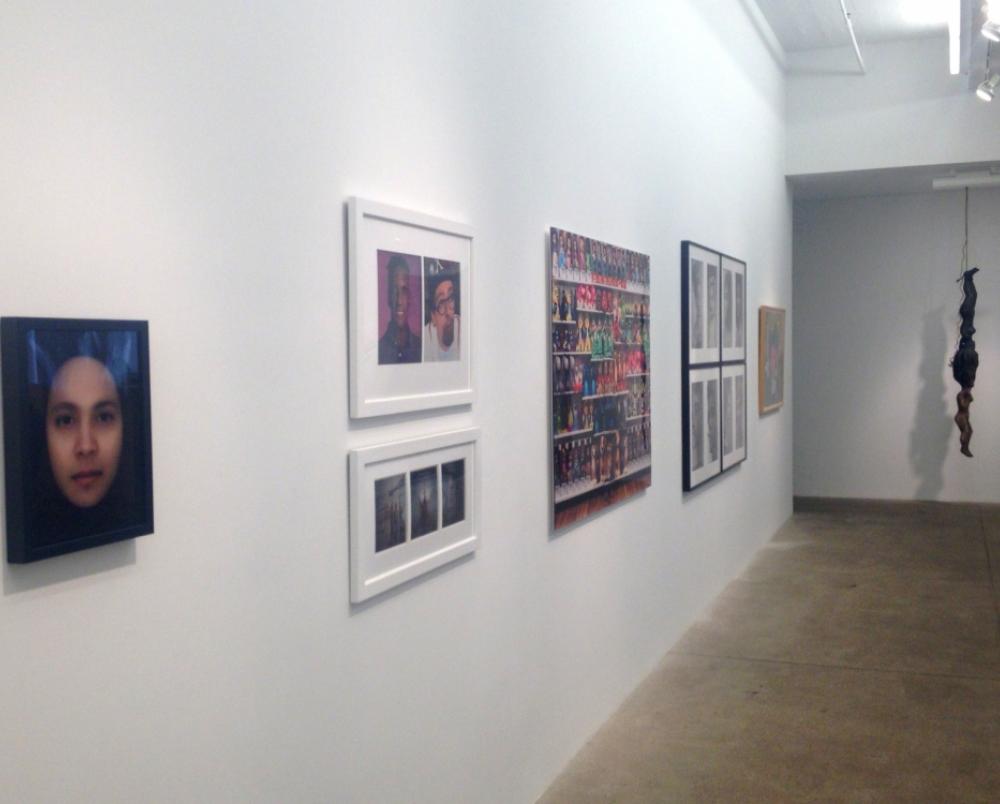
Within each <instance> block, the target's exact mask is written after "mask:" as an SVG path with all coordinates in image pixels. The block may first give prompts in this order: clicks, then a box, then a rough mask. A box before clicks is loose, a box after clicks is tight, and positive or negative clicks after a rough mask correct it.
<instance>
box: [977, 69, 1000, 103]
mask: <svg viewBox="0 0 1000 804" xmlns="http://www.w3.org/2000/svg"><path fill="white" fill-rule="evenodd" d="M997 84H1000V75H998V74H997V73H993V75H988V76H987V77H986V80H985V81H983V83H981V84H980V85H979V88H978V89H976V97H978V98H979V99H980V100H984V101H987V102H989V101H991V100H993V94H994V92H995V91H996V88H997Z"/></svg>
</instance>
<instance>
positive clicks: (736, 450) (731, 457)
mask: <svg viewBox="0 0 1000 804" xmlns="http://www.w3.org/2000/svg"><path fill="white" fill-rule="evenodd" d="M746 457H747V366H746V363H737V364H734V365H730V366H723V367H722V471H725V470H726V469H729V468H730V467H731V466H735V465H736V464H738V463H741V462H743V461H745V460H746Z"/></svg>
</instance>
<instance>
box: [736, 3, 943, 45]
mask: <svg viewBox="0 0 1000 804" xmlns="http://www.w3.org/2000/svg"><path fill="white" fill-rule="evenodd" d="M756 2H757V5H758V7H759V8H760V10H761V13H762V14H763V15H764V17H765V19H767V22H768V24H769V25H770V26H771V28H772V29H773V30H774V33H775V35H776V36H777V37H778V41H779V42H781V46H782V47H783V48H784V49H785V51H786V52H789V53H790V52H793V51H800V50H814V49H816V48H825V47H839V46H844V45H850V43H851V39H850V35H849V34H848V32H847V25H846V24H845V23H844V14H843V12H842V11H841V8H840V0H756ZM845 4H846V6H847V10H848V11H849V12H850V14H851V22H852V23H853V24H854V32H855V34H856V35H857V37H858V41H859V42H861V43H862V44H863V43H864V42H878V41H887V40H893V39H912V38H916V37H921V36H932V35H937V34H942V35H943V34H946V33H947V30H948V22H947V8H948V5H949V3H948V0H845Z"/></svg>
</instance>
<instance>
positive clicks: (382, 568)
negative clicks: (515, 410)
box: [350, 428, 479, 603]
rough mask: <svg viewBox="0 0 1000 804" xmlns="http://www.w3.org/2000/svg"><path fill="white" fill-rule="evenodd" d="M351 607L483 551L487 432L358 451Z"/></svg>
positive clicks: (353, 462)
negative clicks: (482, 466)
mask: <svg viewBox="0 0 1000 804" xmlns="http://www.w3.org/2000/svg"><path fill="white" fill-rule="evenodd" d="M350 472H351V602H352V603H360V602H362V601H365V600H368V599H369V598H371V597H375V596H376V595H379V594H381V593H382V592H385V591H387V590H389V589H392V588H393V587H396V586H399V585H400V584H402V583H405V582H406V581H410V580H412V579H414V578H417V577H419V576H421V575H424V574H425V573H428V572H430V571H431V570H433V569H436V568H438V567H441V566H444V565H445V564H448V563H450V562H452V561H455V560H456V559H458V558H461V557H462V556H465V555H468V554H469V553H472V552H473V551H474V550H475V549H476V548H477V546H478V544H479V526H478V518H479V504H478V493H477V490H478V488H479V482H478V477H479V429H478V428H469V429H465V430H457V431H454V432H451V433H444V434H441V435H435V436H428V437H425V438H417V439H412V440H408V441H401V442H398V443H394V444H383V445H380V446H374V447H365V448H363V449H356V450H352V451H351V453H350Z"/></svg>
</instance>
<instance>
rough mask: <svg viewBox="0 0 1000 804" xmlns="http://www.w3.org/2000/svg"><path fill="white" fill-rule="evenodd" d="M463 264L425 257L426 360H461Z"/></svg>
mask: <svg viewBox="0 0 1000 804" xmlns="http://www.w3.org/2000/svg"><path fill="white" fill-rule="evenodd" d="M461 282H462V277H461V270H460V266H459V264H458V263H457V262H453V261H452V260H438V259H434V258H433V257H424V360H426V361H429V362H433V361H438V360H460V359H461V357H462V337H461V323H462V317H461V312H462V308H461V287H462V284H461Z"/></svg>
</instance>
